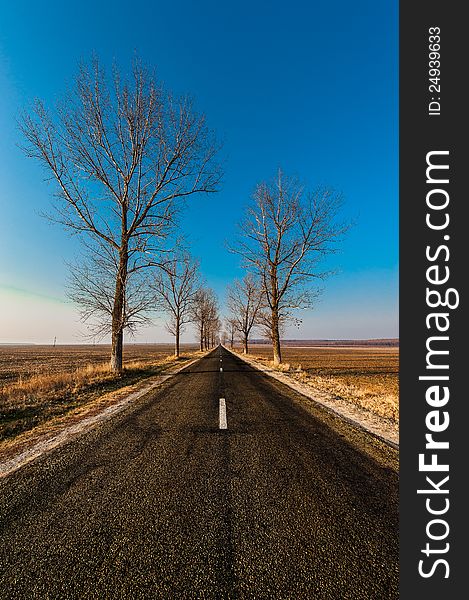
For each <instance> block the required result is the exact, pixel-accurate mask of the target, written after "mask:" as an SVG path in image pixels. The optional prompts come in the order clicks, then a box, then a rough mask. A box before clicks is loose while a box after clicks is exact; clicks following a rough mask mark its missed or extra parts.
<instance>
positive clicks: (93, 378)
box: [0, 345, 194, 440]
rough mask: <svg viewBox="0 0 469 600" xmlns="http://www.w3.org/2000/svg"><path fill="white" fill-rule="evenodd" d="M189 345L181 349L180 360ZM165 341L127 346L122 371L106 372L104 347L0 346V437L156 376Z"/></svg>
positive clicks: (165, 356) (168, 359)
mask: <svg viewBox="0 0 469 600" xmlns="http://www.w3.org/2000/svg"><path fill="white" fill-rule="evenodd" d="M193 349H194V347H193V346H190V347H185V348H184V350H186V353H185V354H183V356H182V360H184V359H185V358H188V357H189V356H190V353H188V352H187V351H188V350H193ZM172 352H173V348H172V347H171V346H169V345H152V346H150V345H149V346H146V345H145V346H144V345H138V346H137V345H136V346H134V347H132V346H129V347H127V349H126V352H125V358H126V360H125V363H124V364H125V370H124V373H123V374H122V375H114V374H112V373H110V371H109V366H108V354H109V347H106V346H68V347H67V346H62V347H58V348H51V347H50V346H29V347H26V346H24V347H22V346H17V347H6V346H5V347H0V440H1V439H6V438H10V437H13V436H16V435H18V434H19V433H22V432H24V431H27V430H29V429H31V428H33V427H35V426H36V425H39V424H41V423H43V422H44V421H47V420H49V419H52V418H54V417H57V416H60V415H63V414H65V413H67V412H69V411H70V410H73V409H75V408H77V407H78V406H82V405H84V404H86V403H89V402H91V401H93V400H95V399H96V398H97V397H99V396H100V395H102V394H104V393H106V392H109V391H112V390H115V389H118V388H120V387H123V386H127V385H131V384H133V383H134V382H136V381H137V380H138V379H141V378H142V377H144V376H150V375H154V374H157V373H158V372H160V371H161V370H162V369H164V368H165V367H166V366H168V364H171V363H173V362H175V359H174V357H173V355H172Z"/></svg>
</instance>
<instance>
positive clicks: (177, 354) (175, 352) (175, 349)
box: [174, 323, 180, 358]
mask: <svg viewBox="0 0 469 600" xmlns="http://www.w3.org/2000/svg"><path fill="white" fill-rule="evenodd" d="M179 337H180V327H179V323H176V335H175V348H174V356H176V358H179Z"/></svg>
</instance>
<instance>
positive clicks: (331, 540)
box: [0, 347, 398, 600]
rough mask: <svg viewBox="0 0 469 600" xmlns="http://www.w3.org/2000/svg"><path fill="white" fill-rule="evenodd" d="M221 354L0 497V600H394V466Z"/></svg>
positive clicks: (348, 431) (355, 432)
mask: <svg viewBox="0 0 469 600" xmlns="http://www.w3.org/2000/svg"><path fill="white" fill-rule="evenodd" d="M304 402H305V399H304V398H303V397H302V396H300V395H299V394H298V393H297V392H295V391H293V390H292V389H290V388H289V387H287V386H285V385H284V384H282V383H280V382H278V381H276V380H274V379H272V378H270V377H269V376H268V375H266V374H264V373H261V372H260V371H258V370H256V369H254V368H253V367H251V366H249V365H248V364H247V363H246V362H244V361H242V360H241V359H240V358H238V357H237V356H235V355H233V354H232V353H230V352H229V351H228V350H226V349H225V348H223V347H219V348H217V349H215V350H214V351H213V352H211V353H210V354H208V355H207V356H205V357H204V358H202V359H201V360H199V361H198V362H196V363H194V364H192V365H190V366H189V367H187V368H186V369H185V370H183V371H181V372H180V373H179V374H177V375H175V376H174V377H172V378H171V379H169V380H167V381H166V382H165V383H163V384H162V385H161V387H159V388H158V389H156V390H153V391H152V392H151V393H149V394H148V395H146V396H145V397H144V398H142V399H140V400H139V401H137V402H136V403H135V404H134V405H133V406H132V407H131V408H129V409H127V410H126V411H125V412H122V413H120V414H119V415H116V416H115V417H113V418H112V419H110V420H108V421H107V422H104V423H102V424H100V425H99V426H98V427H95V428H94V429H93V430H91V431H89V432H87V433H86V434H84V435H82V436H81V437H79V438H78V439H76V440H74V441H71V442H69V443H68V444H66V445H64V446H62V447H61V448H58V449H56V450H55V451H53V452H50V453H48V454H46V455H44V456H43V457H42V458H41V459H39V460H37V461H36V462H35V463H33V464H30V465H28V466H25V467H23V468H22V469H20V470H18V471H16V472H15V473H13V474H11V475H9V476H8V477H6V478H5V479H4V480H3V482H1V483H0V539H1V546H0V597H1V598H2V599H4V598H5V599H21V600H25V599H28V598H35V599H36V598H37V599H41V600H42V599H44V600H46V599H54V600H55V599H57V600H66V599H77V600H78V599H80V600H83V599H88V598H89V599H91V598H93V599H101V598H103V599H122V600H124V599H130V600H133V599H140V598H141V599H149V600H152V599H165V600H171V599H175V600H179V599H184V598H187V599H191V598H193V599H199V598H200V599H224V598H227V599H228V598H233V599H234V598H246V599H247V598H256V599H266V600H267V599H269V600H270V599H277V598H279V599H289V600H290V599H291V600H296V599H301V598H307V599H318V600H322V599H324V600H325V599H327V600H329V599H330V600H348V599H349V600H355V599H363V600H385V599H388V598H389V599H397V598H398V475H397V472H396V467H395V463H396V456H397V453H396V451H395V450H393V449H392V448H389V447H387V446H386V445H385V444H383V443H382V442H380V441H378V440H376V439H375V438H373V437H372V436H369V435H368V434H366V433H365V432H363V431H361V430H359V429H356V428H354V427H352V426H351V425H349V424H347V423H344V422H343V421H341V420H340V419H339V418H338V417H336V416H333V415H332V414H331V413H329V412H327V411H325V410H324V409H322V408H321V407H319V406H317V407H315V405H314V404H311V406H309V408H308V409H306V408H304V406H302V403H303V404H304Z"/></svg>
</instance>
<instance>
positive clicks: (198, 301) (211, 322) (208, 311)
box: [191, 288, 220, 350]
mask: <svg viewBox="0 0 469 600" xmlns="http://www.w3.org/2000/svg"><path fill="white" fill-rule="evenodd" d="M191 320H192V322H193V323H194V325H195V327H196V329H197V331H198V334H199V341H200V349H201V350H204V349H205V350H207V349H208V348H209V346H210V343H211V341H212V337H213V335H214V333H216V332H218V330H219V328H220V320H219V317H218V301H217V297H216V295H215V292H214V291H213V290H212V289H211V288H200V289H199V290H198V291H197V293H196V294H195V296H194V301H193V303H192V310H191Z"/></svg>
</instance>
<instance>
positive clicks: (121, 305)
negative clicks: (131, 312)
mask: <svg viewBox="0 0 469 600" xmlns="http://www.w3.org/2000/svg"><path fill="white" fill-rule="evenodd" d="M128 259H129V256H128V251H127V246H124V247H123V248H122V250H121V252H120V256H119V269H118V271H117V278H116V291H115V294H114V306H113V308H112V335H111V364H110V367H111V371H112V372H113V373H122V351H123V346H124V310H125V286H126V282H127V263H128Z"/></svg>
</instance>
